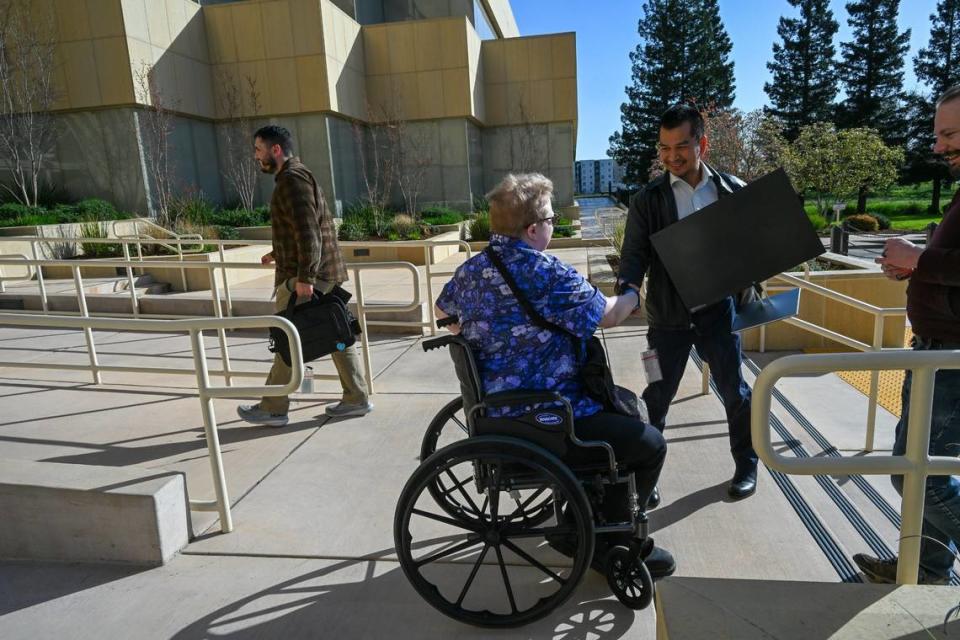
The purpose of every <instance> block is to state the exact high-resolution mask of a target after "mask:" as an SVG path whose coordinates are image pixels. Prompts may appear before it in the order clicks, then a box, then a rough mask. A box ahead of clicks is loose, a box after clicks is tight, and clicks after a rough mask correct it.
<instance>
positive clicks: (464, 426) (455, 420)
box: [450, 413, 470, 434]
mask: <svg viewBox="0 0 960 640" xmlns="http://www.w3.org/2000/svg"><path fill="white" fill-rule="evenodd" d="M450 419H451V420H453V421H454V422H456V423H457V424H458V425H459V426H460V428H461V429H462V430H463V432H464V433H467V434H469V433H470V429H468V428H467V425H465V424H464V423H463V422H462V421H461V420H460V418H458V417H457V414H455V413H454V414H453V415H451V416H450Z"/></svg>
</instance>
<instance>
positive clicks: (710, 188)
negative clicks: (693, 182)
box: [670, 162, 719, 220]
mask: <svg viewBox="0 0 960 640" xmlns="http://www.w3.org/2000/svg"><path fill="white" fill-rule="evenodd" d="M670 186H671V188H673V197H674V198H675V199H676V201H677V220H683V219H684V218H686V217H687V216H688V215H690V214H691V213H693V212H694V211H699V210H700V209H703V208H704V207H705V206H707V205H709V204H713V203H714V202H716V201H717V198H718V197H719V196H718V194H717V185H716V184H715V183H714V182H713V172H712V171H710V168H709V167H708V166H707V165H706V164H704V163H702V162H701V163H700V182H699V183H698V184H697V186H696V187H691V186H690V184H689V183H688V182H687V181H686V180H684V179H683V178H678V177H677V176H675V175H673V174H672V173H671V174H670Z"/></svg>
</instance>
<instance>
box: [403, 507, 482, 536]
mask: <svg viewBox="0 0 960 640" xmlns="http://www.w3.org/2000/svg"><path fill="white" fill-rule="evenodd" d="M410 513H411V514H416V515H418V516H422V517H424V518H429V519H430V520H436V521H437V522H442V523H444V524H448V525H450V526H451V527H457V528H459V529H466V530H467V531H472V532H473V533H479V527H478V526H477V525H474V524H471V523H469V522H464V521H460V520H454V519H453V518H448V517H446V516H441V515H439V514H436V513H430V512H429V511H423V510H422V509H411V510H410Z"/></svg>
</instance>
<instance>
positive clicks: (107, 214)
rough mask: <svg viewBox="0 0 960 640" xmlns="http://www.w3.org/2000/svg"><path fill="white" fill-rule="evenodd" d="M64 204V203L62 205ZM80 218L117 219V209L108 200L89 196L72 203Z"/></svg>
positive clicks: (71, 206)
mask: <svg viewBox="0 0 960 640" xmlns="http://www.w3.org/2000/svg"><path fill="white" fill-rule="evenodd" d="M60 206H62V205H60ZM60 206H58V208H59V207H60ZM70 208H72V209H73V210H74V211H76V214H77V217H78V218H79V219H80V220H116V219H117V209H116V207H114V206H113V205H112V204H110V203H109V202H107V201H106V200H101V199H100V198H87V199H86V200H81V201H80V202H78V203H76V204H74V205H70Z"/></svg>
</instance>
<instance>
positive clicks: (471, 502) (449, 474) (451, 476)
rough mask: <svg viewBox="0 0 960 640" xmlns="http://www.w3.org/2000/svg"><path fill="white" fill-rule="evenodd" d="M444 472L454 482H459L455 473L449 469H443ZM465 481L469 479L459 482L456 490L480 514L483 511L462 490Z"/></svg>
mask: <svg viewBox="0 0 960 640" xmlns="http://www.w3.org/2000/svg"><path fill="white" fill-rule="evenodd" d="M445 473H446V474H447V475H448V476H449V477H450V479H451V480H453V482H454V484H456V483H457V482H459V481H458V480H457V477H456V476H455V475H453V472H452V471H450V469H447V470H446V471H445ZM467 482H469V480H465V481H464V482H463V483H461V484H460V485H459V486H458V487H457V490H458V491H459V493H460V495H462V496H463V497H464V499H465V500H466V501H467V502H468V503H470V506H471V507H473V511H474V513H480V514H482V513H483V512H482V511H481V510H480V509H478V508H477V503H476V502H474V501H473V498H471V497H470V495H469V494H468V493H467V492H466V491H464V490H463V485H464V484H466V483H467Z"/></svg>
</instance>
